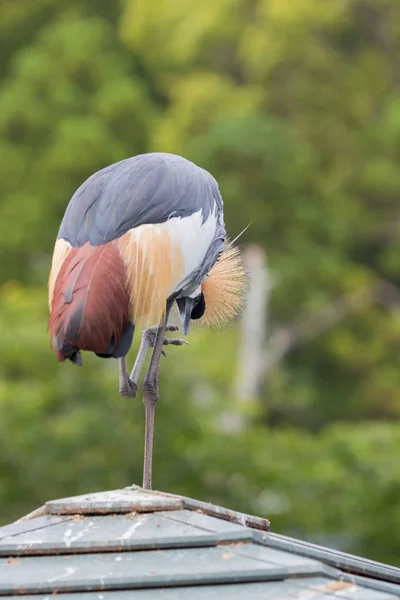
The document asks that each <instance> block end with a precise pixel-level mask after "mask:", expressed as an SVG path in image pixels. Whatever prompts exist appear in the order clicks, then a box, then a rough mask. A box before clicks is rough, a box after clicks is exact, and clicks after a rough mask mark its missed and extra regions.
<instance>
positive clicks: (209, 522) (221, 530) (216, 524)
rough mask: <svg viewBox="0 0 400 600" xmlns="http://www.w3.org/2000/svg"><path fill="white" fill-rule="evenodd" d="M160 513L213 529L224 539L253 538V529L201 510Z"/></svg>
mask: <svg viewBox="0 0 400 600" xmlns="http://www.w3.org/2000/svg"><path fill="white" fill-rule="evenodd" d="M158 514H160V515H163V516H164V517H165V518H167V519H171V520H172V519H174V520H176V521H179V522H180V523H186V524H187V525H193V526H195V527H200V528H202V529H205V530H207V531H213V532H214V533H217V534H218V535H219V536H220V538H221V539H223V540H224V541H233V540H251V539H253V532H252V530H251V529H249V528H247V527H243V525H238V524H237V523H234V522H232V521H225V520H223V519H217V518H216V517H210V516H209V515H205V514H202V513H200V512H192V511H191V510H174V511H168V512H165V513H163V512H160V513H158Z"/></svg>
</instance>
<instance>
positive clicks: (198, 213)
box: [49, 153, 243, 476]
mask: <svg viewBox="0 0 400 600" xmlns="http://www.w3.org/2000/svg"><path fill="white" fill-rule="evenodd" d="M225 238H226V231H225V225H224V218H223V202H222V198H221V194H220V191H219V188H218V184H217V182H216V180H215V179H214V178H213V177H212V175H210V173H208V172H207V171H205V170H203V169H201V168H200V167H197V166H196V165H194V164H193V163H191V162H189V161H188V160H186V159H184V158H182V157H180V156H176V155H172V154H164V153H152V154H143V155H139V156H136V157H133V158H129V159H126V160H123V161H121V162H119V163H116V164H114V165H111V166H109V167H106V168H105V169H102V170H101V171H98V172H97V173H95V174H94V175H92V176H91V177H89V179H87V180H86V181H85V182H84V183H83V184H82V185H81V186H80V187H79V188H78V190H77V191H76V192H75V194H74V195H73V197H72V199H71V201H70V203H69V205H68V207H67V210H66V213H65V215H64V218H63V220H62V223H61V226H60V230H59V233H58V237H57V241H56V245H55V249H54V254H53V262H52V268H51V272H50V277H49V309H50V317H49V331H50V339H51V344H52V347H53V349H54V350H55V353H56V356H57V359H58V360H59V361H60V362H62V361H64V360H65V359H67V358H69V359H70V360H72V361H73V362H75V363H76V364H81V355H80V351H81V350H87V351H91V352H94V353H96V354H97V355H98V356H100V357H104V358H108V357H115V358H119V359H120V365H121V368H120V391H121V393H122V394H123V395H125V396H134V395H135V394H136V386H137V377H138V372H139V371H140V368H141V366H142V364H143V360H144V356H145V353H146V351H147V349H148V347H149V346H154V350H153V356H152V359H151V362H150V367H149V371H148V374H147V376H146V378H145V383H144V389H145V388H146V389H147V398H148V400H147V401H146V393H145V398H144V401H145V405H146V407H147V406H148V405H149V406H150V404H151V402H152V400H151V398H153V400H154V398H156V399H157V398H158V384H157V378H158V363H159V359H160V357H161V353H162V344H163V339H164V333H165V331H166V329H167V330H168V327H169V330H174V328H173V327H172V328H171V326H167V322H166V321H167V318H168V313H169V311H170V309H171V307H172V305H173V304H174V303H175V302H176V304H177V306H178V310H179V313H180V317H181V321H182V326H183V329H184V333H185V334H187V332H188V329H189V322H190V319H198V318H201V317H203V320H205V321H206V322H208V323H211V324H213V323H216V324H218V323H219V322H221V321H224V320H227V319H229V318H230V317H232V316H234V314H236V312H237V310H238V308H239V306H240V304H241V297H242V291H243V270H242V267H241V263H240V259H239V256H238V253H237V251H236V250H235V249H234V248H232V247H227V244H226V240H225ZM138 323H140V324H141V325H144V326H149V325H150V324H157V325H158V324H160V326H159V328H158V330H157V335H156V336H153V338H151V341H149V340H150V337H151V336H150V337H149V336H147V338H146V339H145V338H143V341H142V346H143V347H141V350H140V351H139V355H138V359H137V364H135V367H134V370H133V371H132V374H131V376H130V377H128V375H127V371H126V362H125V356H126V354H127V353H128V351H129V348H130V346H131V343H132V338H133V334H134V330H135V325H137V324H138ZM175 329H176V328H175ZM149 331H150V330H149ZM160 336H162V337H160ZM146 340H147V341H146ZM168 341H169V343H174V344H175V345H181V344H182V343H183V342H182V341H181V340H176V339H175V340H167V341H164V343H167V342H168ZM143 344H144V345H143ZM135 369H136V371H135ZM146 386H147V387H146ZM150 397H151V398H150ZM155 401H156V400H155ZM155 401H154V402H153V405H154V406H153V417H152V418H153V420H154V407H155ZM146 402H147V404H146ZM146 409H147V408H146ZM146 419H147V412H146ZM146 431H147V430H146ZM151 443H152V433H151ZM150 476H151V471H150Z"/></svg>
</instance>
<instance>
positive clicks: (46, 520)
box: [0, 516, 70, 540]
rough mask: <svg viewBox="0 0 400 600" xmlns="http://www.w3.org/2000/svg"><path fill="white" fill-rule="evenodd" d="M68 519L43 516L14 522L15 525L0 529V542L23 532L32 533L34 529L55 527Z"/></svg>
mask: <svg viewBox="0 0 400 600" xmlns="http://www.w3.org/2000/svg"><path fill="white" fill-rule="evenodd" d="M69 519H70V517H53V516H44V517H37V518H36V519H31V520H26V521H25V520H21V521H16V522H15V523H11V525H5V526H4V527H0V540H1V539H3V538H5V537H10V536H12V535H18V534H20V533H22V532H24V531H33V530H34V529H43V528H44V527H51V526H53V525H57V524H58V523H63V522H65V521H68V520H69Z"/></svg>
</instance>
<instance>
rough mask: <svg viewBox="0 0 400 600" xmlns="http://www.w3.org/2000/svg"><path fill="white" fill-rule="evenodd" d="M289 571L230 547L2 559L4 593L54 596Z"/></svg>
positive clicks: (276, 576) (269, 575) (259, 577)
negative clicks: (237, 552)
mask: <svg viewBox="0 0 400 600" xmlns="http://www.w3.org/2000/svg"><path fill="white" fill-rule="evenodd" d="M287 575H288V572H287V570H286V569H284V568H283V567H278V566H276V565H272V564H269V563H266V562H263V561H260V560H256V559H253V558H248V557H245V556H238V555H236V554H235V553H234V552H230V549H229V546H224V547H221V548H213V547H211V548H201V549H200V548H183V549H179V550H153V551H137V552H123V553H115V554H112V555H110V554H84V555H75V554H73V555H66V556H49V557H46V559H43V558H42V557H37V556H32V557H21V558H15V559H8V560H7V559H1V560H0V593H1V594H6V593H7V594H11V593H13V592H18V593H23V592H24V593H35V592H43V593H51V592H52V591H53V590H54V589H57V590H58V591H59V592H62V591H81V590H82V591H83V590H107V589H118V588H120V589H121V588H127V587H130V588H137V587H143V588H146V587H158V586H162V585H164V586H173V585H184V584H188V583H191V584H193V583H197V582H201V583H203V584H206V583H223V582H245V581H260V580H276V579H284V578H286V577H287Z"/></svg>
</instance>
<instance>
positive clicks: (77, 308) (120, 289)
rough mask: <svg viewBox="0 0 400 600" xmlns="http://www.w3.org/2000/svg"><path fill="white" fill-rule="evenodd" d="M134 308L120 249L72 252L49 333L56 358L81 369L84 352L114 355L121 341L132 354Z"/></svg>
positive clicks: (57, 283) (57, 289) (112, 246)
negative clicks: (67, 359)
mask: <svg viewBox="0 0 400 600" xmlns="http://www.w3.org/2000/svg"><path fill="white" fill-rule="evenodd" d="M129 307H130V298H129V292H128V286H127V276H126V269H125V265H124V263H123V261H122V259H121V256H120V254H119V252H118V249H117V247H116V244H115V243H114V242H110V243H108V244H105V245H104V246H95V247H93V246H91V245H90V244H89V243H87V244H85V245H84V246H82V247H81V248H73V249H72V250H71V251H70V252H69V253H68V255H67V256H66V258H65V260H64V262H63V264H62V266H61V268H60V271H59V273H58V276H57V279H56V281H55V284H54V291H53V295H52V301H51V308H50V318H49V331H50V339H51V344H52V347H53V348H54V350H55V352H56V355H57V359H58V360H59V361H60V362H62V361H64V360H65V359H66V358H70V359H71V360H72V361H73V362H75V363H77V364H79V362H80V357H79V350H89V351H92V352H95V353H96V354H100V355H103V356H115V355H116V354H118V349H119V345H120V343H121V341H123V344H122V345H123V346H124V351H125V350H126V352H127V351H128V350H129V346H130V343H129V344H128V343H127V341H128V342H129V341H130V342H131V341H132V335H133V326H132V324H131V323H130V309H129ZM128 330H129V331H128ZM124 334H125V335H124ZM126 352H125V353H126Z"/></svg>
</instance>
